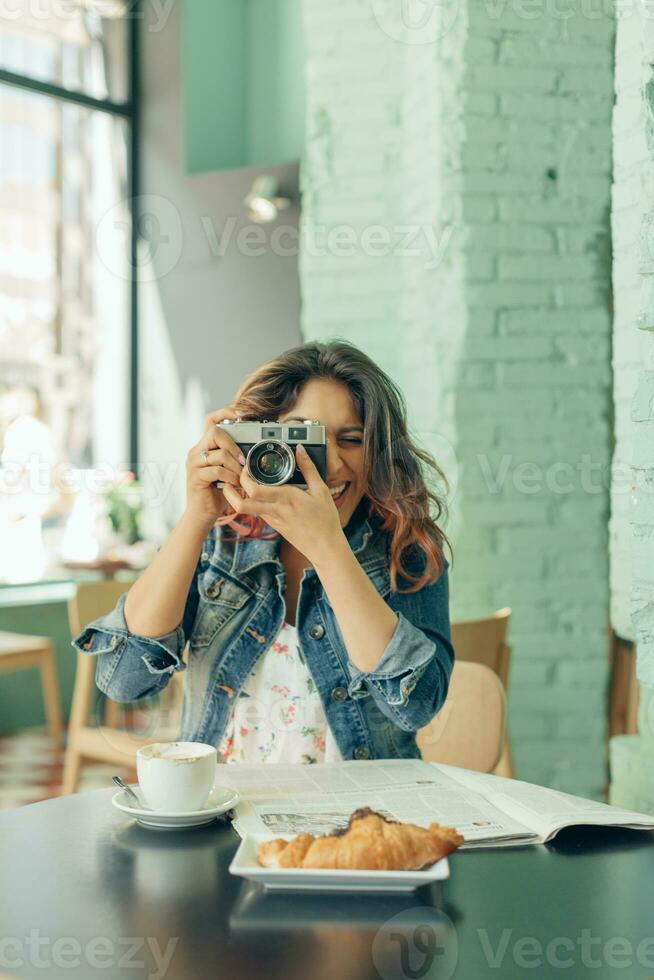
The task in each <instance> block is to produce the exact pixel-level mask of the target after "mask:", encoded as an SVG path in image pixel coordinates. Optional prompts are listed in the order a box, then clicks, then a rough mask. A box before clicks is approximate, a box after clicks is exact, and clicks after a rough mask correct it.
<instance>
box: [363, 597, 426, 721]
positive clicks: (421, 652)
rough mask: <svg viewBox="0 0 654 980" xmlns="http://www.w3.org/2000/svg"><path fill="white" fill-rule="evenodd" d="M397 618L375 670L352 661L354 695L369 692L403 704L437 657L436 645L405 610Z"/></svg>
mask: <svg viewBox="0 0 654 980" xmlns="http://www.w3.org/2000/svg"><path fill="white" fill-rule="evenodd" d="M397 617H398V621H397V625H396V627H395V632H394V633H393V636H392V637H391V639H390V641H389V643H388V645H387V647H386V649H385V650H384V652H383V653H382V655H381V657H380V659H379V662H378V664H377V666H376V667H375V669H374V670H371V671H365V672H364V671H361V670H359V669H358V668H356V667H355V666H354V665H353V664H351V663H350V664H349V670H350V676H351V680H350V683H349V684H348V693H349V695H350V697H353V698H357V697H359V698H360V697H365V695H366V693H368V692H369V693H371V694H373V695H377V696H378V698H381V699H382V700H383V701H384V702H385V703H386V704H389V705H393V706H394V707H397V706H399V707H403V706H405V705H406V704H407V703H408V701H409V696H410V694H411V692H412V691H413V689H414V688H415V686H416V684H417V683H418V681H419V680H420V678H421V677H422V676H423V674H424V673H425V671H426V670H427V668H428V667H429V665H430V663H432V661H433V660H434V658H435V657H436V655H437V647H436V644H435V643H434V642H433V641H432V640H430V639H429V637H427V636H426V635H425V634H424V633H423V632H422V630H419V629H418V628H417V627H416V626H414V625H413V624H412V623H410V622H409V620H408V619H407V618H406V617H405V616H404V615H403V614H402V613H398V614H397ZM366 689H367V691H366Z"/></svg>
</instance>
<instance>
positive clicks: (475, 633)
mask: <svg viewBox="0 0 654 980" xmlns="http://www.w3.org/2000/svg"><path fill="white" fill-rule="evenodd" d="M510 617H511V610H510V608H508V607H505V608H504V609H498V610H497V612H495V613H493V615H492V616H489V617H488V618H487V619H470V620H465V621H462V622H459V623H452V643H453V646H454V649H455V651H456V659H457V662H459V663H461V662H463V663H477V664H484V665H485V666H486V667H490V669H491V670H492V671H493V672H494V673H495V674H497V676H498V677H499V679H500V680H501V682H502V684H503V686H504V690H505V692H508V688H509V669H510V666H511V647H510V646H509V645H508V644H507V642H506V635H507V632H508V628H509V619H510ZM497 774H498V775H499V776H507V777H509V778H512V777H513V776H514V775H515V772H514V767H513V759H512V756H511V741H510V737H509V733H508V730H507V732H506V735H505V739H504V752H503V754H502V758H501V759H500V761H499V763H498V766H497Z"/></svg>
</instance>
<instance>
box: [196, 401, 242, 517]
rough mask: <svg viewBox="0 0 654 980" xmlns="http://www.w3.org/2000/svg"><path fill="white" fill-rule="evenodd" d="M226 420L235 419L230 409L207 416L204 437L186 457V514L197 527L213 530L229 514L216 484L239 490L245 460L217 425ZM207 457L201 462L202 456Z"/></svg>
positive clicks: (234, 414)
mask: <svg viewBox="0 0 654 980" xmlns="http://www.w3.org/2000/svg"><path fill="white" fill-rule="evenodd" d="M225 419H233V420H236V419H237V415H236V413H235V412H234V411H233V410H232V409H231V408H219V409H216V411H215V412H209V414H208V415H207V417H206V420H205V430H204V435H203V436H202V438H201V439H200V441H199V442H198V443H196V445H195V446H193V447H192V448H191V449H190V450H189V452H188V455H187V457H186V513H187V514H188V515H189V516H192V517H193V518H194V519H195V520H197V521H198V522H200V523H203V524H206V525H207V526H208V527H212V526H213V524H214V522H215V521H216V519H217V518H218V517H223V516H224V515H225V514H226V513H227V511H228V510H229V504H228V503H227V501H226V500H225V497H224V495H223V492H222V490H221V489H220V488H219V487H217V486H215V484H216V482H220V483H230V484H231V485H232V486H234V487H240V485H241V484H240V476H241V470H242V469H243V464H244V463H245V457H244V456H243V454H242V453H241V450H240V449H239V447H238V446H237V445H236V443H235V442H234V440H233V439H232V438H231V436H230V435H228V433H227V432H226V431H225V430H224V429H221V428H220V426H219V425H218V424H217V423H218V422H223V421H224V420H225ZM203 452H206V453H208V456H207V457H206V458H204V457H203V456H202V455H201V454H202V453H203Z"/></svg>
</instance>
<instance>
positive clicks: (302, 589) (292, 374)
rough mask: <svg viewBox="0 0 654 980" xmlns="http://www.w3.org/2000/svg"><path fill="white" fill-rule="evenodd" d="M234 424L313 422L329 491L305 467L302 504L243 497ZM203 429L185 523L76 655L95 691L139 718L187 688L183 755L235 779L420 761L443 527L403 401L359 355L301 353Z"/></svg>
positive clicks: (443, 648)
mask: <svg viewBox="0 0 654 980" xmlns="http://www.w3.org/2000/svg"><path fill="white" fill-rule="evenodd" d="M237 417H238V418H243V419H250V420H256V419H261V420H263V419H269V420H276V421H277V422H286V421H291V420H294V419H299V420H300V421H302V420H304V419H317V420H319V421H320V422H321V423H322V424H323V425H324V426H325V427H326V431H327V437H328V443H327V479H326V483H325V482H324V481H323V480H322V479H321V477H320V476H319V474H318V471H317V469H316V468H315V466H314V464H313V462H312V461H311V459H310V458H309V456H308V454H307V453H306V452H303V451H301V450H300V449H298V451H297V453H296V459H297V465H298V466H299V468H300V470H301V471H302V474H303V477H304V482H305V483H306V484H307V488H308V489H307V490H306V491H305V490H303V489H300V488H299V487H295V486H288V485H285V486H281V487H263V486H261V485H259V484H258V483H256V482H254V481H253V480H252V479H251V477H250V476H249V475H248V473H247V472H246V470H245V469H244V463H245V459H244V457H243V455H242V454H241V453H240V451H239V448H238V446H237V445H236V443H235V442H234V441H233V440H232V439H231V438H230V436H229V435H228V434H227V432H226V431H225V429H224V428H220V427H219V426H218V425H217V423H219V422H221V421H223V420H225V419H236V418H237ZM206 422H207V424H206V429H205V432H204V435H203V436H202V438H201V440H200V441H199V442H198V443H197V445H195V446H193V448H192V449H191V450H190V452H189V454H188V457H187V464H186V465H187V506H186V510H185V513H184V515H183V517H182V518H181V520H180V521H179V523H178V524H177V525H176V527H175V528H174V529H173V531H172V532H171V534H170V536H169V538H168V540H167V541H166V543H165V544H164V545H163V547H162V548H161V549H160V550H159V551H158V553H157V554H156V555H155V557H154V559H153V560H152V562H151V563H150V565H149V567H148V568H147V569H146V570H145V571H144V572H143V574H142V575H141V576H140V578H139V579H138V580H137V581H136V582H135V583H134V584H133V585H132V587H131V588H130V590H129V592H128V593H127V595H126V596H121V598H120V600H119V602H118V604H117V606H116V608H115V609H114V610H113V611H112V612H111V613H109V614H108V615H107V616H104V617H102V618H101V619H98V620H96V621H95V622H93V623H91V624H90V625H89V626H87V628H86V629H85V630H84V631H83V632H82V633H81V634H80V636H78V637H77V638H76V640H74V641H73V642H74V645H75V646H77V647H78V649H80V650H82V651H86V652H88V653H91V654H96V655H98V665H97V683H98V686H99V687H100V689H101V690H102V691H104V692H105V693H106V694H107V695H108V696H109V697H111V698H113V699H114V700H116V701H133V700H135V699H137V698H141V697H147V696H149V695H151V694H154V693H155V692H157V691H160V690H162V688H164V687H165V685H166V683H167V682H168V681H169V680H170V677H171V674H172V673H173V672H174V671H178V670H184V669H187V670H188V673H187V678H186V684H185V695H184V706H183V710H182V723H181V732H180V738H181V739H185V740H195V741H202V742H209V743H211V744H213V745H216V746H217V747H219V748H220V750H221V752H222V754H223V756H224V757H225V758H226V759H227V760H228V761H248V762H256V761H267V762H273V761H283V762H288V763H291V762H317V761H332V760H335V759H372V758H411V757H418V756H419V751H418V748H417V746H416V742H415V732H416V730H417V729H419V728H421V727H422V726H423V725H426V724H427V723H428V722H429V721H430V719H431V718H432V717H433V715H434V714H435V713H436V712H437V711H438V710H439V708H440V707H441V705H442V704H443V701H444V700H445V696H446V693H447V687H448V682H449V677H450V673H451V670H452V663H453V659H454V652H453V650H452V646H451V643H450V627H449V614H448V586H447V562H446V560H445V557H444V555H443V545H444V542H445V538H444V535H443V533H442V531H441V530H440V529H439V527H438V525H437V524H436V523H435V519H434V518H438V516H439V515H440V513H441V510H442V508H441V505H440V502H439V500H438V498H437V497H436V496H435V495H434V494H433V493H432V492H431V491H429V490H428V489H427V486H426V484H425V480H424V476H423V472H422V468H421V467H422V464H424V465H426V466H427V467H429V468H431V470H432V472H433V473H435V474H436V475H438V476H441V475H442V474H440V471H439V470H438V468H437V466H436V464H435V463H434V461H433V460H432V459H431V458H430V457H428V456H427V455H426V454H425V453H423V452H421V451H420V450H418V449H417V448H416V446H415V445H414V444H413V442H412V441H411V439H410V437H409V435H408V433H407V428H406V417H405V409H404V405H403V401H402V397H401V395H400V393H399V392H398V390H397V388H396V387H395V386H394V384H393V383H392V382H391V380H390V379H389V378H388V377H387V376H386V375H385V374H384V373H383V372H382V371H381V370H380V369H379V368H378V367H377V366H376V365H375V364H374V363H373V362H372V361H371V360H370V359H369V358H368V357H367V356H366V355H365V354H363V353H362V352H360V351H359V350H357V349H356V348H355V347H353V346H352V345H351V344H348V343H345V342H341V341H338V342H332V343H328V344H319V343H308V344H305V345H303V346H301V347H296V348H294V349H293V350H290V351H287V352H286V353H284V354H282V355H281V356H280V357H278V358H277V359H275V360H274V361H272V362H270V363H269V364H265V365H264V366H263V367H261V368H260V369H259V370H257V371H255V372H254V374H253V375H251V376H250V377H249V378H248V379H247V380H246V381H245V382H244V383H243V385H242V386H241V388H240V390H239V391H238V393H237V395H236V398H235V401H234V404H233V405H232V406H230V408H226V409H221V410H218V411H216V412H212V413H211V414H210V415H209V416H208V417H207V420H206ZM216 483H220V484H222V489H219V488H218V487H217V486H216ZM431 510H433V511H434V516H432V514H431V513H430V511H431ZM236 517H238V520H235V518H236ZM187 640H189V653H188V666H187V665H186V664H185V663H184V661H183V660H182V651H183V650H184V647H185V644H186V641H187Z"/></svg>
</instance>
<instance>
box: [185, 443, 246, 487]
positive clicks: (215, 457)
mask: <svg viewBox="0 0 654 980" xmlns="http://www.w3.org/2000/svg"><path fill="white" fill-rule="evenodd" d="M202 453H207V455H206V456H203V455H202ZM194 466H198V467H199V468H200V469H204V467H205V466H224V467H225V469H226V470H229V471H230V473H232V475H233V476H235V477H236V483H238V481H239V477H240V475H241V470H242V469H243V467H242V466H241V464H240V463H239V461H238V460H237V459H234V457H233V456H232V455H231V453H228V452H227V451H226V450H225V449H201V450H200V451H199V452H198V453H196V455H195V456H194ZM230 482H233V481H230Z"/></svg>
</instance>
